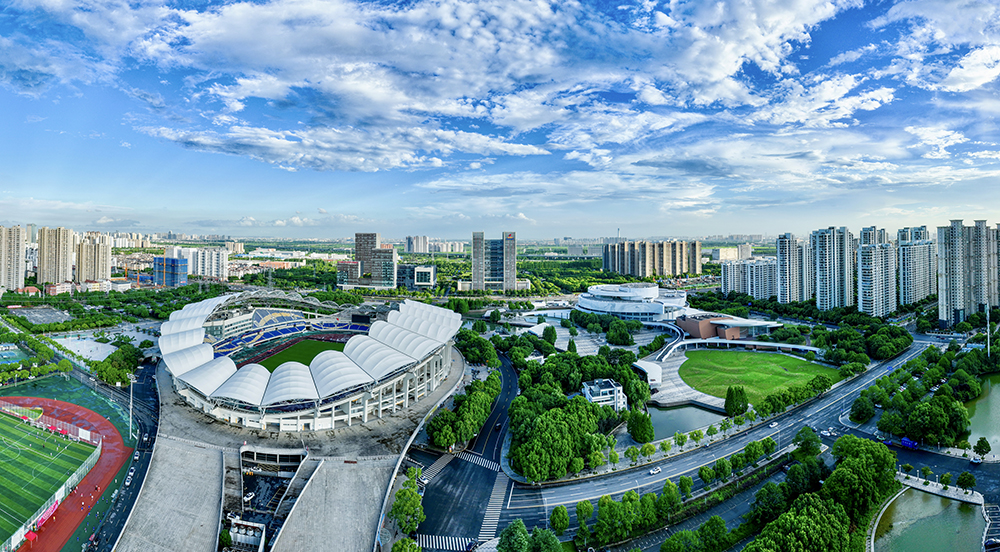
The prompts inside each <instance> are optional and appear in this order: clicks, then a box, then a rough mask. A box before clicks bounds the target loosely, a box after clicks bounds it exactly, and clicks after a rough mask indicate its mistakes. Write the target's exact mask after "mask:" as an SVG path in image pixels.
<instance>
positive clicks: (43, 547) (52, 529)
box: [3, 397, 132, 552]
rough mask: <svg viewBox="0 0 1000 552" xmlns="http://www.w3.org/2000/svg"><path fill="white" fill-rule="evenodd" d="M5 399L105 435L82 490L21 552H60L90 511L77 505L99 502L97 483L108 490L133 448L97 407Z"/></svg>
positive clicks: (69, 497) (35, 398)
mask: <svg viewBox="0 0 1000 552" xmlns="http://www.w3.org/2000/svg"><path fill="white" fill-rule="evenodd" d="M3 400H5V401H7V402H9V403H13V404H17V405H20V406H27V407H36V406H39V407H41V408H42V410H43V412H44V414H45V415H46V416H51V417H53V418H56V419H57V420H62V421H64V422H69V423H72V424H75V425H77V426H79V427H82V428H84V429H89V430H91V431H96V432H98V433H100V434H101V436H102V437H103V438H104V445H103V448H102V449H101V456H100V458H98V459H97V465H95V466H94V468H93V469H91V470H90V473H88V474H87V475H86V476H85V477H84V478H83V481H81V482H80V484H79V485H77V489H78V491H77V492H75V493H73V494H71V495H69V496H67V497H66V499H65V500H63V503H62V504H60V505H59V509H58V510H56V513H55V515H54V516H53V517H52V519H50V520H49V521H48V522H46V523H45V525H43V526H42V528H41V529H40V530H39V531H38V540H36V541H35V543H34V545H31V544H30V543H25V544H24V546H22V547H21V548H20V550H19V552H29V551H30V552H59V551H60V550H62V548H63V547H64V546H65V545H66V542H67V541H69V539H70V537H72V536H73V532H74V531H76V528H77V526H79V525H80V523H81V522H82V521H83V520H84V519H85V518H86V517H87V514H88V513H89V512H90V511H89V509H88V510H84V511H81V510H80V509H79V508H78V507H77V503H78V502H79V501H82V502H84V503H85V504H86V506H88V507H89V506H90V505H91V504H93V503H94V502H96V501H97V499H99V498H100V495H98V496H95V497H94V499H91V498H90V495H91V491H92V490H93V489H94V486H95V485H99V486H100V488H101V493H100V494H101V495H103V494H104V491H105V490H106V489H107V488H108V487H109V486H111V483H112V481H114V479H115V475H117V474H118V470H120V469H121V467H122V466H123V465H124V464H125V462H126V461H128V458H129V455H130V454H132V449H130V448H127V447H126V446H125V443H124V442H123V441H122V436H121V434H120V433H118V430H117V429H116V428H115V426H114V425H112V424H111V422H109V421H107V420H106V419H104V418H103V417H101V415H100V414H98V413H96V412H94V411H93V410H90V409H87V408H83V407H82V406H77V405H75V404H70V403H68V402H63V401H57V400H54V399H41V398H37V397H4V398H3ZM35 546H37V547H38V550H35V548H34V547H35Z"/></svg>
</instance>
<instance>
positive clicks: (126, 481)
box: [125, 475, 132, 487]
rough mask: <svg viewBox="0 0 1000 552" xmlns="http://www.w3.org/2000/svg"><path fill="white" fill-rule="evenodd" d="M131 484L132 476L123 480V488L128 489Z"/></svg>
mask: <svg viewBox="0 0 1000 552" xmlns="http://www.w3.org/2000/svg"><path fill="white" fill-rule="evenodd" d="M131 484H132V476H131V475H130V476H128V477H126V478H125V486H126V487H128V486H129V485H131Z"/></svg>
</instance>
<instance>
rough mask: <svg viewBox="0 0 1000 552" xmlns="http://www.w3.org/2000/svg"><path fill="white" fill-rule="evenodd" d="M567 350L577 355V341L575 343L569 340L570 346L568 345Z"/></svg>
mask: <svg viewBox="0 0 1000 552" xmlns="http://www.w3.org/2000/svg"><path fill="white" fill-rule="evenodd" d="M566 350H567V351H569V352H571V353H575V352H576V341H573V340H572V339H570V340H569V344H568V345H566Z"/></svg>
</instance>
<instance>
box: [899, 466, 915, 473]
mask: <svg viewBox="0 0 1000 552" xmlns="http://www.w3.org/2000/svg"><path fill="white" fill-rule="evenodd" d="M899 469H901V470H903V473H910V472H911V471H913V464H903V465H902V466H900V467H899Z"/></svg>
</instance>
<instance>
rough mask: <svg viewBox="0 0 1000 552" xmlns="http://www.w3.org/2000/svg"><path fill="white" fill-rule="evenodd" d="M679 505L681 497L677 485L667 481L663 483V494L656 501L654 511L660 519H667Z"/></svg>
mask: <svg viewBox="0 0 1000 552" xmlns="http://www.w3.org/2000/svg"><path fill="white" fill-rule="evenodd" d="M680 505H681V495H680V492H679V491H678V490H677V485H674V482H673V481H671V480H669V479H667V480H666V481H664V482H663V492H662V493H660V497H659V498H658V499H657V501H656V510H657V512H658V513H659V515H660V517H661V518H662V519H668V518H669V516H670V514H672V513H674V512H675V511H677V508H679V507H680Z"/></svg>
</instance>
